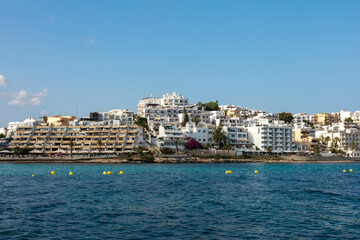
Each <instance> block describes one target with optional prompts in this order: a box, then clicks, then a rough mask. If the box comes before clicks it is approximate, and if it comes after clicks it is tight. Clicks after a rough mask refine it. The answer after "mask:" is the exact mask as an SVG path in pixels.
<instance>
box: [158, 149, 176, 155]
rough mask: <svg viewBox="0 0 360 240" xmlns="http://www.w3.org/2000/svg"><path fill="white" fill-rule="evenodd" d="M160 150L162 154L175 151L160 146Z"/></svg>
mask: <svg viewBox="0 0 360 240" xmlns="http://www.w3.org/2000/svg"><path fill="white" fill-rule="evenodd" d="M160 152H161V153H162V154H174V153H175V151H174V150H172V149H171V148H161V149H160Z"/></svg>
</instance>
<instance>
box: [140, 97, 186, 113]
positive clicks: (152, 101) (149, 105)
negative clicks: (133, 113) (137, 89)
mask: <svg viewBox="0 0 360 240" xmlns="http://www.w3.org/2000/svg"><path fill="white" fill-rule="evenodd" d="M188 105H189V103H188V99H187V98H185V97H183V96H181V94H178V93H176V92H173V93H172V94H169V93H166V94H164V95H163V97H162V98H154V97H149V98H143V99H142V100H140V101H139V103H138V105H137V114H138V115H139V116H140V117H147V116H146V110H147V109H156V108H157V107H165V109H167V108H169V107H177V108H179V109H181V108H183V107H185V106H188Z"/></svg>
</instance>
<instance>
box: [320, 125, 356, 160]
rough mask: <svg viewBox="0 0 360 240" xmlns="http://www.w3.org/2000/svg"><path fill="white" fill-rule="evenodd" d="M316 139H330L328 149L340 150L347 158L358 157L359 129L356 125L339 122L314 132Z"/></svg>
mask: <svg viewBox="0 0 360 240" xmlns="http://www.w3.org/2000/svg"><path fill="white" fill-rule="evenodd" d="M315 136H316V137H317V138H321V139H326V138H327V137H329V138H330V141H329V142H328V146H327V147H328V148H330V147H335V148H336V150H342V151H344V152H345V153H346V156H348V157H360V129H359V127H358V125H357V124H356V123H345V122H340V123H336V124H332V125H331V126H324V127H323V130H321V131H316V132H315Z"/></svg>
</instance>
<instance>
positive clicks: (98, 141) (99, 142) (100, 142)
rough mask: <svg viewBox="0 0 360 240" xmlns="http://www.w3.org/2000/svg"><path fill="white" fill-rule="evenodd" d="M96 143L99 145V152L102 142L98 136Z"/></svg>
mask: <svg viewBox="0 0 360 240" xmlns="http://www.w3.org/2000/svg"><path fill="white" fill-rule="evenodd" d="M97 145H98V146H99V154H101V146H102V145H103V143H102V141H101V139H100V138H99V139H98V140H97Z"/></svg>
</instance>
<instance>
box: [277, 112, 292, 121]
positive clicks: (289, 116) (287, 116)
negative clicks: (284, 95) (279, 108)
mask: <svg viewBox="0 0 360 240" xmlns="http://www.w3.org/2000/svg"><path fill="white" fill-rule="evenodd" d="M293 118H294V117H293V115H292V113H287V112H282V113H279V119H280V120H281V121H284V122H285V123H291V122H292V120H293Z"/></svg>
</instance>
